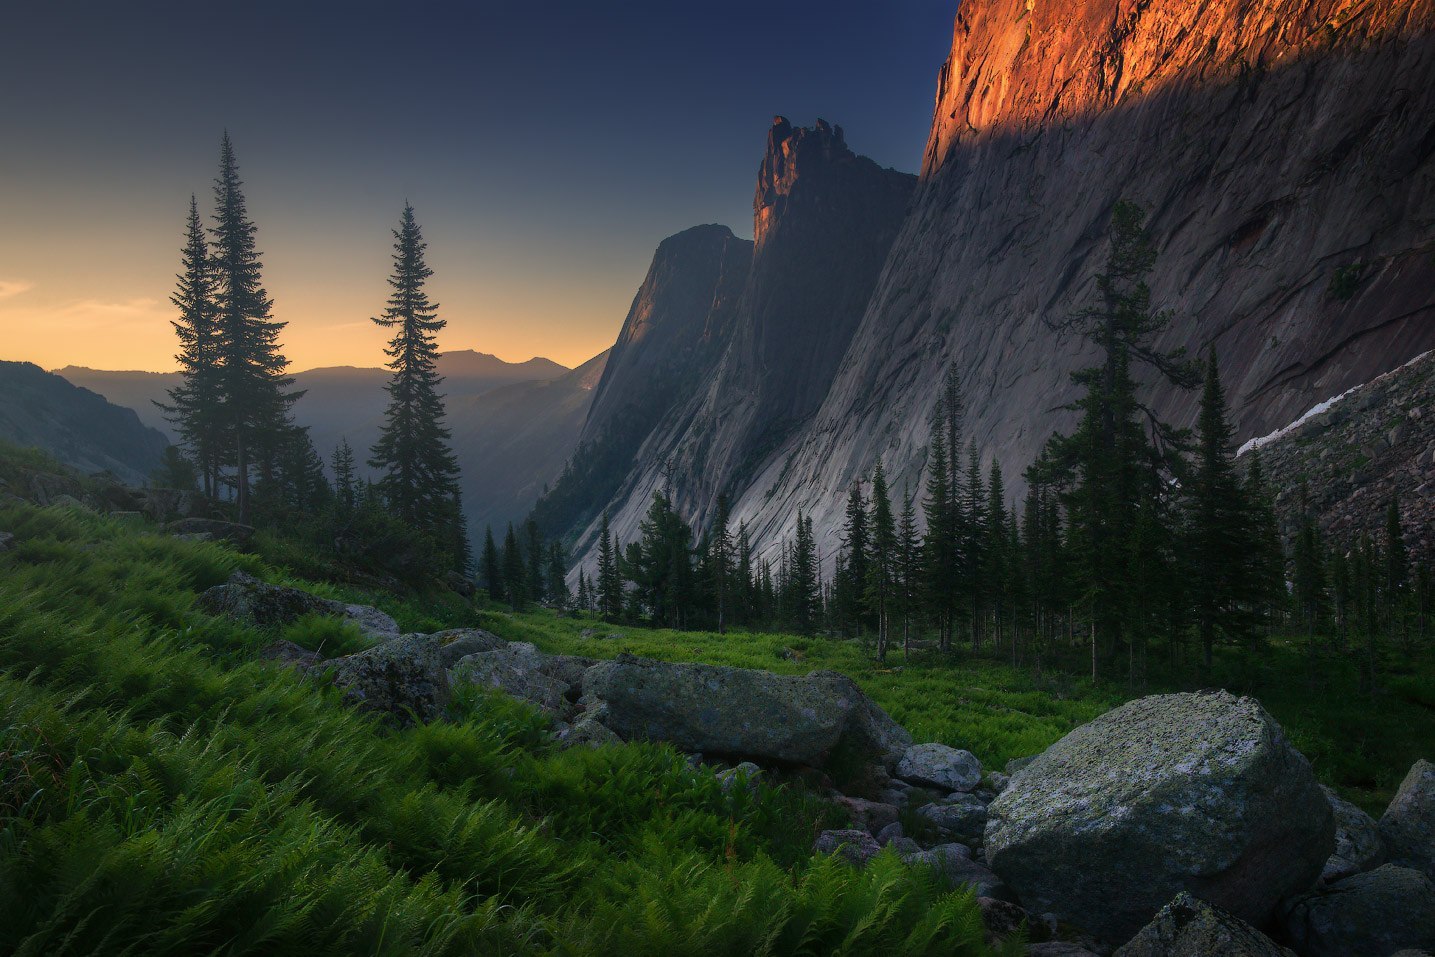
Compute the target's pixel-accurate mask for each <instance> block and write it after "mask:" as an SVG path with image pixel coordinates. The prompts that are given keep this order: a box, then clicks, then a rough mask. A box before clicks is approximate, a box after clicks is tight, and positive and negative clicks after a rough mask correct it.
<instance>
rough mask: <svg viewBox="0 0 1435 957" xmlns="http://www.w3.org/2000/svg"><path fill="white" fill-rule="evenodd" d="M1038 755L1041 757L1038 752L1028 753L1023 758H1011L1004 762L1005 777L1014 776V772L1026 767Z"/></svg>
mask: <svg viewBox="0 0 1435 957" xmlns="http://www.w3.org/2000/svg"><path fill="white" fill-rule="evenodd" d="M1039 757H1041V755H1039V754H1030V755H1027V756H1026V757H1024V758H1012V759H1011V760H1010V761H1008V762H1007V763H1006V773H1007V777H1009V778H1012V777H1016V773H1017V772H1018V771H1020V770H1021V769H1022V768H1024V767H1027V766H1028V765H1030V764H1031V763H1032V762H1033V761H1035V760H1036V759H1037V758H1039Z"/></svg>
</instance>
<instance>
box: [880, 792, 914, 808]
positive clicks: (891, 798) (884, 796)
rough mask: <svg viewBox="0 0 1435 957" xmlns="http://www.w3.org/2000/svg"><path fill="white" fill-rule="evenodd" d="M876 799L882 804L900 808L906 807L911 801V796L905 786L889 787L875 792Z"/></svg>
mask: <svg viewBox="0 0 1435 957" xmlns="http://www.w3.org/2000/svg"><path fill="white" fill-rule="evenodd" d="M877 800H878V801H880V802H881V803H883V804H890V805H892V806H893V807H895V808H898V809H901V808H904V807H906V806H907V804H908V803H909V802H910V801H911V796H910V793H909V792H908V790H907V789H906V788H902V787H889V788H883V789H882V790H880V791H878V792H877Z"/></svg>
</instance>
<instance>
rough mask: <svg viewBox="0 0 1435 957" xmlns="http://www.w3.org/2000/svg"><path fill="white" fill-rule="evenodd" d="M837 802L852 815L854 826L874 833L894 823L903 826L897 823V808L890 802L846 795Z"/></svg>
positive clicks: (877, 833) (878, 832) (878, 833)
mask: <svg viewBox="0 0 1435 957" xmlns="http://www.w3.org/2000/svg"><path fill="white" fill-rule="evenodd" d="M835 803H836V804H838V805H840V806H841V807H842V808H843V809H844V810H845V811H846V812H847V813H848V814H850V815H851V816H852V826H853V827H860V828H862V829H863V830H865V831H868V832H870V833H872V834H874V835H880V833H881V832H882V830H883V829H885V828H887V827H890V826H892V825H896V826H897V827H899V828H900V827H901V825H900V824H897V809H896V808H895V807H893V806H892V805H890V804H882V803H880V802H878V801H868V800H867V799H865V798H858V797H847V796H846V795H843V796H841V797H839V798H837V799H836V802H835ZM879 841H880V837H879ZM882 843H885V842H882Z"/></svg>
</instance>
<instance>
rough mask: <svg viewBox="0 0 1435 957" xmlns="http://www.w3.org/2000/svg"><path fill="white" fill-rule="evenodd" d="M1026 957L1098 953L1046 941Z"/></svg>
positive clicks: (1079, 956) (1091, 955)
mask: <svg viewBox="0 0 1435 957" xmlns="http://www.w3.org/2000/svg"><path fill="white" fill-rule="evenodd" d="M1103 953H1105V951H1103ZM1026 957H1097V953H1096V951H1094V950H1090V949H1088V948H1087V947H1086V946H1084V945H1082V944H1077V943H1072V942H1071V941H1065V940H1044V941H1041V942H1040V943H1036V944H1027V946H1026ZM1211 957H1214V955H1211Z"/></svg>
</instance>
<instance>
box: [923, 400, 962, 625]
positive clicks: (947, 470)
mask: <svg viewBox="0 0 1435 957" xmlns="http://www.w3.org/2000/svg"><path fill="white" fill-rule="evenodd" d="M948 421H949V417H948V416H947V413H946V402H945V399H944V398H938V400H937V407H936V409H935V410H934V411H933V413H932V427H931V439H930V441H929V443H928V451H927V486H926V497H925V498H924V499H923V501H922V510H923V512H924V514H925V516H926V520H927V533H926V536H925V538H924V539H923V540H922V573H923V579H924V584H925V593H926V595H927V598H928V604H929V607H930V609H931V613H932V617H933V619H934V620H935V622H936V625H937V636H938V644H939V645H940V647H941V649H942V650H943V651H946V650H948V649H949V648H950V647H951V638H952V623H953V620H954V618H955V615H956V608H957V581H956V575H957V554H956V541H957V536H958V534H959V526H958V522H957V515H956V511H955V509H954V507H953V502H954V499H955V495H954V492H953V486H954V483H953V481H952V467H951V461H952V460H951V456H950V451H949V448H948V446H947V434H948V428H947V423H948Z"/></svg>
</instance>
